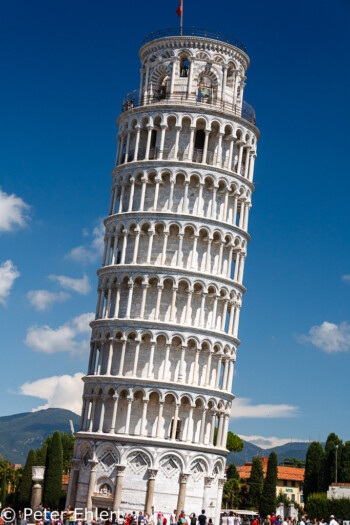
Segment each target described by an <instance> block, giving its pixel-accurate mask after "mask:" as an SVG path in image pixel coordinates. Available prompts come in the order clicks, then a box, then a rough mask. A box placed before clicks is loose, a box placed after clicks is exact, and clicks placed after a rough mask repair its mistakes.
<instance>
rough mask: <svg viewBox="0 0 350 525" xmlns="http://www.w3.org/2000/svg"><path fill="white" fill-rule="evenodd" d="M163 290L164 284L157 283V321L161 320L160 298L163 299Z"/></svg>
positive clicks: (155, 314)
mask: <svg viewBox="0 0 350 525" xmlns="http://www.w3.org/2000/svg"><path fill="white" fill-rule="evenodd" d="M162 291H163V285H162V284H158V285H157V302H156V310H155V313H154V320H155V321H158V320H159V311H160V300H161V298H162Z"/></svg>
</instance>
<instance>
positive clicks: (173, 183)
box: [168, 179, 175, 211]
mask: <svg viewBox="0 0 350 525" xmlns="http://www.w3.org/2000/svg"><path fill="white" fill-rule="evenodd" d="M174 185H175V182H174V180H172V179H170V191H169V202H168V210H169V211H172V210H173V198H174Z"/></svg>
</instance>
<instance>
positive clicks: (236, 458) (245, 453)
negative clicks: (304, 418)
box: [227, 441, 310, 465]
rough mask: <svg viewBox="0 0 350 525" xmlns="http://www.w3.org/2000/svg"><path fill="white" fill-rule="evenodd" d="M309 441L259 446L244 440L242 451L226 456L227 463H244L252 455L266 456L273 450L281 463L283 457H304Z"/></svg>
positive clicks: (250, 459)
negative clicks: (271, 446) (269, 446)
mask: <svg viewBox="0 0 350 525" xmlns="http://www.w3.org/2000/svg"><path fill="white" fill-rule="evenodd" d="M309 445H310V443H308V442H307V443H304V442H298V441H296V442H292V443H286V444H285V445H281V446H279V447H273V448H268V449H266V448H260V447H258V446H256V445H253V443H249V442H248V441H244V449H243V450H242V452H231V454H229V455H228V456H227V464H228V465H229V464H230V463H232V462H233V463H235V464H236V465H244V463H245V462H246V461H252V457H253V456H256V455H258V456H260V457H268V456H269V454H270V452H271V451H272V450H274V451H275V452H276V454H277V457H278V462H279V463H282V461H283V458H296V459H305V458H306V452H307V449H308V448H309Z"/></svg>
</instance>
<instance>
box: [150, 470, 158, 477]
mask: <svg viewBox="0 0 350 525" xmlns="http://www.w3.org/2000/svg"><path fill="white" fill-rule="evenodd" d="M157 474H158V470H157V469H153V468H149V469H148V479H156V476H157Z"/></svg>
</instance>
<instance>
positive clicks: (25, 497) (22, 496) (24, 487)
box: [18, 449, 35, 508]
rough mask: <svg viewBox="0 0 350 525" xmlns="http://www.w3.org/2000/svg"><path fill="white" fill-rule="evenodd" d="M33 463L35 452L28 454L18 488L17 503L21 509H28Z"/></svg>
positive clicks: (31, 451)
mask: <svg viewBox="0 0 350 525" xmlns="http://www.w3.org/2000/svg"><path fill="white" fill-rule="evenodd" d="M34 463H35V452H34V450H33V449H31V450H30V451H29V452H28V456H27V461H26V464H25V465H24V468H23V474H22V479H21V483H20V486H19V494H18V503H19V506H20V507H21V508H24V507H30V502H31V496H32V467H33V466H34Z"/></svg>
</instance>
